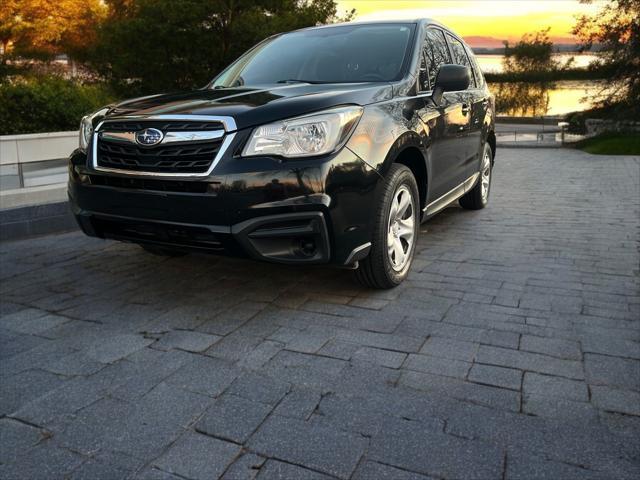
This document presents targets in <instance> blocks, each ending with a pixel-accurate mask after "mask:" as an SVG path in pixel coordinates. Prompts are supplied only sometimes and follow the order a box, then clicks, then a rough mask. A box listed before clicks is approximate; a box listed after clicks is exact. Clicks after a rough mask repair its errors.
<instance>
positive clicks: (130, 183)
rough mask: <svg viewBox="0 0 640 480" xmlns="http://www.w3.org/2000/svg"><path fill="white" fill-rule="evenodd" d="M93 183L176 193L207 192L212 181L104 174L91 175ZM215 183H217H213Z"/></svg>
mask: <svg viewBox="0 0 640 480" xmlns="http://www.w3.org/2000/svg"><path fill="white" fill-rule="evenodd" d="M89 178H90V180H91V184H92V185H99V186H104V187H114V188H127V189H133V190H150V191H156V192H174V193H207V192H208V191H209V186H210V185H212V183H207V182H182V181H177V180H156V179H153V180H149V179H146V178H136V177H127V178H124V177H106V176H103V175H90V176H89ZM213 185H215V183H214V184H213Z"/></svg>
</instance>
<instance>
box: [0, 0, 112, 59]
mask: <svg viewBox="0 0 640 480" xmlns="http://www.w3.org/2000/svg"><path fill="white" fill-rule="evenodd" d="M105 11H106V9H105V5H104V4H103V3H102V2H101V0H3V5H2V8H0V42H1V43H2V50H3V56H2V62H3V63H5V62H6V60H7V58H8V57H9V56H10V55H20V56H24V57H29V58H46V57H50V56H52V55H55V54H58V53H69V52H70V51H72V50H74V49H77V48H80V47H82V46H83V45H85V44H86V43H88V42H91V41H92V39H93V37H94V32H95V25H96V24H97V23H98V21H99V20H100V18H101V17H102V15H103V14H104V13H105Z"/></svg>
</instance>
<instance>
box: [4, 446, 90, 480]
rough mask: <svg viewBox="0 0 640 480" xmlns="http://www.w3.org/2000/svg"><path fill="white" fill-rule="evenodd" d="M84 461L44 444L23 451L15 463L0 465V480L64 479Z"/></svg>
mask: <svg viewBox="0 0 640 480" xmlns="http://www.w3.org/2000/svg"><path fill="white" fill-rule="evenodd" d="M84 461H85V458H84V457H82V456H81V455H79V454H77V453H75V452H72V451H70V450H67V449H65V448H59V447H57V446H55V445H50V444H49V442H46V443H42V444H40V445H38V446H37V447H35V448H32V449H29V450H26V451H24V452H23V455H21V456H20V458H19V459H17V460H16V461H13V462H10V463H5V464H2V465H0V478H2V479H7V480H13V479H23V478H28V479H30V480H40V479H41V480H48V479H51V478H65V477H67V476H69V475H70V474H71V472H73V471H74V470H75V469H76V468H77V467H78V466H79V465H81V464H82V462H84Z"/></svg>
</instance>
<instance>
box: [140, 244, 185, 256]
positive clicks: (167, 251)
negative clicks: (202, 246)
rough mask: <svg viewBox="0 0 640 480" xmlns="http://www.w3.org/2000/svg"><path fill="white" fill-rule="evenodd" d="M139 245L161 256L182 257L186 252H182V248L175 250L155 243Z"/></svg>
mask: <svg viewBox="0 0 640 480" xmlns="http://www.w3.org/2000/svg"><path fill="white" fill-rule="evenodd" d="M140 246H141V247H142V249H143V250H145V251H147V252H149V253H152V254H154V255H158V256H161V257H182V256H184V255H186V254H187V252H183V251H182V250H175V249H173V248H168V247H159V246H157V245H147V244H144V243H141V244H140Z"/></svg>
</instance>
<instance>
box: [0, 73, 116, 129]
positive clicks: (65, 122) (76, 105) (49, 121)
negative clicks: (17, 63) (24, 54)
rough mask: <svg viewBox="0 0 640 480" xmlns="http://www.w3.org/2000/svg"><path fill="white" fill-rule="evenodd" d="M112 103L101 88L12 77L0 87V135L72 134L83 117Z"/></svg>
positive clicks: (102, 86) (53, 79) (46, 79)
mask: <svg viewBox="0 0 640 480" xmlns="http://www.w3.org/2000/svg"><path fill="white" fill-rule="evenodd" d="M113 100H114V97H113V94H112V93H111V91H110V90H109V89H108V88H107V87H106V86H104V85H101V84H92V85H82V84H79V83H74V82H72V81H69V80H65V79H63V78H58V77H51V76H50V77H14V78H13V79H12V80H11V81H5V82H2V83H0V135H11V134H20V133H37V132H56V131H66V130H75V129H77V128H78V125H79V124H80V119H81V118H82V116H83V115H86V114H87V113H90V112H92V111H94V110H97V109H98V108H100V107H102V106H104V105H106V104H108V103H110V102H111V101H113Z"/></svg>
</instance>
